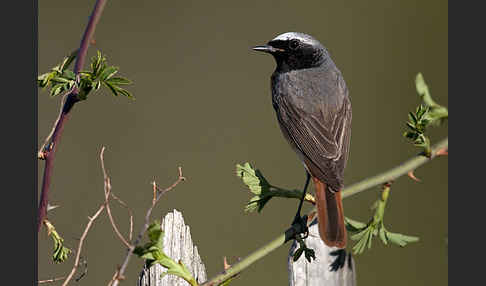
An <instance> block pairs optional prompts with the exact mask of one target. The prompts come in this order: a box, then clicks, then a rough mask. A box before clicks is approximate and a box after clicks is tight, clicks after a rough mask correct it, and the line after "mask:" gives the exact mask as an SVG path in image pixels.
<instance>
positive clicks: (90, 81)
mask: <svg viewBox="0 0 486 286" xmlns="http://www.w3.org/2000/svg"><path fill="white" fill-rule="evenodd" d="M76 54H77V52H73V53H72V54H71V55H69V56H68V57H65V58H64V59H63V61H62V63H61V64H60V65H57V66H55V67H54V68H52V69H51V71H50V72H48V73H44V74H42V75H40V76H38V78H37V83H38V85H39V87H42V88H50V94H51V96H56V95H60V94H63V93H64V92H67V91H70V90H72V89H73V88H74V87H78V88H79V94H78V98H79V100H85V99H86V98H87V96H88V94H89V93H90V92H91V91H96V90H99V89H100V88H101V87H102V86H104V87H105V88H107V89H108V90H109V91H110V92H111V93H112V94H113V95H114V96H118V95H123V96H126V97H129V98H133V96H132V95H131V93H130V92H129V91H127V90H126V89H124V88H123V87H122V86H124V85H128V84H131V81H130V80H128V79H126V78H123V77H117V76H115V75H116V74H117V73H118V70H119V68H118V67H115V66H108V65H107V63H106V57H105V56H104V55H102V54H101V52H100V51H98V52H97V54H96V56H94V57H93V58H92V59H91V64H90V68H91V70H87V71H80V72H79V79H77V77H76V75H75V74H74V72H73V71H72V70H69V69H68V67H69V66H70V64H71V63H72V62H73V60H74V59H75V58H76Z"/></svg>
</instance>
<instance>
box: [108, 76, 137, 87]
mask: <svg viewBox="0 0 486 286" xmlns="http://www.w3.org/2000/svg"><path fill="white" fill-rule="evenodd" d="M107 81H108V82H109V83H110V84H112V85H126V84H131V83H132V82H131V81H130V80H129V79H126V78H123V77H112V78H109V79H108V80H107Z"/></svg>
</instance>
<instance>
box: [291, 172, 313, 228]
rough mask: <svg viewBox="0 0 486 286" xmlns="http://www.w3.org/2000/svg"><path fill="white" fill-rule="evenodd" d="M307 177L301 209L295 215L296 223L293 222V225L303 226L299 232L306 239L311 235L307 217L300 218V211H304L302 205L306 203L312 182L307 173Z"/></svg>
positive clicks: (300, 203) (300, 204)
mask: <svg viewBox="0 0 486 286" xmlns="http://www.w3.org/2000/svg"><path fill="white" fill-rule="evenodd" d="M306 175H307V178H306V180H305V185H304V190H303V191H302V198H301V199H300V202H299V207H298V208H297V213H296V214H295V218H294V221H293V222H292V225H294V224H299V225H300V226H301V227H300V230H301V231H299V232H298V233H304V238H306V237H307V235H308V234H309V229H308V228H307V215H306V216H304V217H301V216H300V211H301V210H302V204H303V203H304V199H305V194H306V192H307V186H308V185H309V181H310V174H309V173H308V172H306Z"/></svg>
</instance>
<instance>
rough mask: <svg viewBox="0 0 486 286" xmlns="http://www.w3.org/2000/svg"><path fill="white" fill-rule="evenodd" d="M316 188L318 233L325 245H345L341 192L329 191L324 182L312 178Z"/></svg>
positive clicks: (341, 246) (342, 246) (343, 246)
mask: <svg viewBox="0 0 486 286" xmlns="http://www.w3.org/2000/svg"><path fill="white" fill-rule="evenodd" d="M312 179H313V181H314V186H315V188H316V205H317V221H318V224H319V235H320V236H321V239H322V240H323V241H324V243H325V244H326V245H327V246H336V247H339V248H345V247H346V227H345V225H344V214H343V204H342V201H341V192H335V193H334V192H331V191H330V190H329V189H327V186H326V184H325V183H323V182H321V181H320V180H319V179H317V178H312Z"/></svg>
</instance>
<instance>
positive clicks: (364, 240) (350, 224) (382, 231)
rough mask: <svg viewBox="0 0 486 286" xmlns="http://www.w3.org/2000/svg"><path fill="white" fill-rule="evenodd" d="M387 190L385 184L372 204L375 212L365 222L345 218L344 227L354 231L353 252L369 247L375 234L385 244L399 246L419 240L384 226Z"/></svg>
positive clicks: (361, 251)
mask: <svg viewBox="0 0 486 286" xmlns="http://www.w3.org/2000/svg"><path fill="white" fill-rule="evenodd" d="M389 192H390V187H389V186H387V185H385V187H384V189H383V191H382V194H381V197H380V199H378V200H377V201H376V202H375V203H374V204H373V207H372V209H374V210H375V214H374V215H373V217H372V218H371V220H370V221H369V222H368V223H367V224H365V223H362V222H359V221H355V220H352V219H350V218H347V217H346V218H345V223H346V229H347V230H348V231H349V232H351V233H354V234H353V235H352V236H351V239H352V240H355V241H357V242H356V244H355V245H354V246H353V252H354V253H355V254H361V253H363V252H364V251H365V249H366V248H368V249H370V248H371V242H372V240H373V237H375V236H378V237H379V238H380V239H381V241H382V242H383V243H384V244H385V245H387V244H388V243H389V242H391V243H393V244H396V245H399V246H401V247H404V246H405V245H407V244H408V243H410V242H416V241H418V240H419V238H418V237H415V236H408V235H404V234H401V233H394V232H390V231H388V230H387V229H386V228H385V226H384V223H383V218H384V216H385V206H386V203H387V200H388V195H389Z"/></svg>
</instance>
